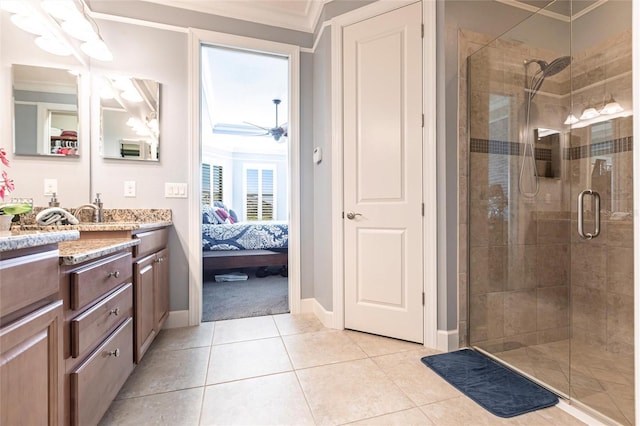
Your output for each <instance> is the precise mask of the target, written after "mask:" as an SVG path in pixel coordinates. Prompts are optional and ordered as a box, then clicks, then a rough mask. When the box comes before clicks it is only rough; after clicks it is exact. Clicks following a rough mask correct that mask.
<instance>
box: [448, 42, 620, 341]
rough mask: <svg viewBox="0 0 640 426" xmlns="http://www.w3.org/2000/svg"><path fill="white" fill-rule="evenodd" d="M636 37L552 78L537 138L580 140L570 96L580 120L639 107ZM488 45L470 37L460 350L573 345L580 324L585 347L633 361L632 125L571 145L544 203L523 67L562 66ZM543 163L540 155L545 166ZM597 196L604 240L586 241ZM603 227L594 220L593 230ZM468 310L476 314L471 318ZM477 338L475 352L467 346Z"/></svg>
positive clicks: (547, 183)
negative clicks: (613, 103)
mask: <svg viewBox="0 0 640 426" xmlns="http://www.w3.org/2000/svg"><path fill="white" fill-rule="evenodd" d="M630 36H631V34H630V32H627V33H623V34H621V35H619V36H618V37H616V38H615V39H612V40H609V41H607V42H606V43H603V44H601V45H598V46H595V47H593V48H591V49H589V50H588V51H584V52H579V53H575V54H573V55H572V57H573V61H572V70H571V73H570V72H569V69H567V70H565V71H563V72H561V73H559V74H557V75H556V76H553V77H550V78H548V79H547V80H546V81H545V82H544V85H543V87H542V89H541V91H540V92H539V93H538V94H537V95H536V98H535V105H534V106H533V107H532V111H531V129H533V128H537V127H545V128H550V129H558V130H562V131H563V132H562V133H566V134H567V135H568V134H569V133H568V126H566V125H564V124H563V122H564V119H565V118H566V117H567V115H568V113H569V111H570V108H571V101H572V97H571V96H570V92H571V88H573V105H574V111H573V112H574V114H576V115H578V116H579V114H580V112H581V111H582V109H583V108H585V107H586V106H587V104H590V103H591V104H593V103H597V102H600V104H599V105H595V106H600V107H601V106H602V101H604V96H605V95H607V96H608V95H609V94H614V95H615V97H616V99H617V100H619V101H620V102H621V103H623V106H627V108H629V107H630V102H631V72H630V71H631V38H630ZM489 41H490V40H489V39H488V37H486V36H484V35H481V34H477V33H472V32H469V31H460V33H459V52H460V57H459V59H460V60H459V64H460V68H459V71H460V73H459V76H460V79H459V94H460V99H459V101H460V102H459V118H460V122H459V158H460V173H459V183H460V185H459V190H460V192H459V197H460V198H459V202H460V217H459V224H460V227H459V229H460V233H459V239H460V241H459V242H460V253H459V312H460V316H459V318H460V322H459V324H460V330H459V331H460V345H461V346H466V345H468V344H469V343H472V344H474V345H480V346H481V347H484V348H486V349H488V350H492V351H493V350H504V349H509V348H514V347H518V346H522V345H527V346H528V345H533V344H538V343H546V342H550V341H556V340H562V339H566V338H568V337H569V332H570V327H569V326H570V323H571V326H572V327H571V331H572V333H573V337H574V338H575V339H577V340H581V341H585V342H589V343H590V344H594V345H598V346H600V347H602V348H606V349H608V350H610V351H616V352H617V351H624V352H627V351H630V350H633V346H632V339H633V331H632V327H633V298H632V297H629V296H631V295H632V291H633V287H632V285H633V280H632V277H633V268H632V252H633V248H632V241H631V228H632V216H631V215H629V214H628V213H630V212H631V208H632V199H631V193H632V186H631V185H632V173H631V164H632V163H631V161H632V160H631V151H630V150H631V147H632V133H631V129H632V118H631V117H627V118H618V119H616V120H613V121H610V122H609V123H611V124H610V125H609V124H607V125H600V126H599V128H598V131H592V127H589V126H587V127H584V128H581V129H573V130H572V131H571V137H570V138H569V137H568V136H566V137H563V136H560V138H561V139H560V143H561V147H562V149H561V155H562V162H561V168H560V170H561V176H558V177H554V178H540V179H539V181H540V191H539V193H538V195H537V196H536V197H535V198H527V197H524V196H522V195H520V194H519V191H518V176H519V169H520V164H521V161H522V145H521V144H519V143H518V142H519V141H520V140H521V135H520V132H521V131H522V128H523V124H522V123H523V119H524V108H523V105H524V102H525V92H524V84H525V74H524V72H525V68H524V66H523V63H524V61H525V60H526V59H528V58H542V59H544V60H546V61H547V62H551V61H552V60H553V59H555V58H556V57H558V56H560V55H559V54H558V53H555V52H549V51H542V50H540V49H531V48H528V47H526V46H524V45H522V44H517V43H510V42H506V41H502V40H497V41H494V42H492V43H491V44H490V45H488V46H486V47H484V48H483V47H482V46H484V45H485V44H486V43H488V42H489ZM474 52H475V53H474ZM472 54H473V55H472ZM469 56H471V58H470V59H469V61H467V57H469ZM467 63H468V64H469V65H468V68H467ZM532 69H535V68H532ZM571 75H572V76H573V79H571V78H570V77H571ZM496 94H497V95H500V96H502V101H503V103H504V105H503V106H502V109H503V110H504V111H502V112H500V111H499V110H497V111H496V105H498V106H500V102H501V101H500V99H498V100H497V101H496V99H495V95H496ZM492 95H494V98H493V99H491V103H490V96H492ZM623 100H624V101H625V102H623ZM625 103H626V105H625ZM467 105H468V106H469V109H468V115H467ZM490 105H493V109H494V112H490ZM500 114H502V115H504V116H505V117H508V119H507V120H508V125H504V123H503V124H500V123H497V125H496V124H495V122H496V117H499V116H500ZM467 120H469V121H467ZM490 121H492V122H494V124H493V125H490ZM468 131H470V134H468V133H467V132H468ZM542 154H543V153H542V151H540V150H539V151H538V152H537V153H536V157H537V158H544V155H542ZM596 160H600V161H599V162H598V163H597V164H598V169H597V170H596V173H595V174H594V171H593V170H594V168H595V167H594V163H595V162H596ZM469 161H470V163H469ZM468 182H470V183H469V184H468ZM587 188H592V189H594V190H597V191H599V192H600V193H601V194H602V202H603V205H602V212H603V213H602V216H603V218H602V233H601V235H600V236H599V237H598V238H596V239H594V240H591V241H585V240H582V239H580V238H579V237H578V236H577V234H576V231H575V229H576V221H575V215H576V203H575V200H576V197H577V195H578V193H579V192H580V191H581V190H583V189H587ZM587 200H589V197H587ZM467 203H469V204H467ZM585 206H586V207H587V210H589V206H587V205H585ZM469 207H470V208H469ZM590 217H591V216H590V215H589V212H587V219H590ZM468 224H469V225H470V226H468ZM592 226H593V224H592V222H590V221H589V220H587V223H586V224H585V227H586V228H587V229H591V227H592ZM467 232H468V234H467ZM467 259H468V260H467ZM468 265H469V266H470V275H469V274H468V272H469V271H467V266H468ZM467 280H469V284H470V286H469V287H467V284H468V283H467ZM570 284H571V285H570ZM570 300H571V302H572V304H573V306H572V310H571V311H570V309H569V306H570ZM468 303H471V304H472V305H473V309H471V317H470V318H467V307H468ZM570 314H571V320H572V322H571V321H570ZM467 327H470V328H471V329H470V332H471V338H472V342H467V341H466V335H467Z"/></svg>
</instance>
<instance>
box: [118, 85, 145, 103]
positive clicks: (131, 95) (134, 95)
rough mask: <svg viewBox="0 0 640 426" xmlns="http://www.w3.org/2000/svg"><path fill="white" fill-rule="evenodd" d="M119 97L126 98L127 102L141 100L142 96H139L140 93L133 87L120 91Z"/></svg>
mask: <svg viewBox="0 0 640 426" xmlns="http://www.w3.org/2000/svg"><path fill="white" fill-rule="evenodd" d="M120 97H121V98H123V99H126V100H128V101H129V102H142V96H140V93H138V91H137V90H136V89H133V88H132V89H129V90H125V91H124V92H122V93H121V94H120Z"/></svg>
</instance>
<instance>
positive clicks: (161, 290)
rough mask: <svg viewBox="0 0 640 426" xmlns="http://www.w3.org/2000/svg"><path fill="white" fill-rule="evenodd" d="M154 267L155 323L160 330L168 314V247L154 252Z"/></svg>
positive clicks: (158, 330)
mask: <svg viewBox="0 0 640 426" xmlns="http://www.w3.org/2000/svg"><path fill="white" fill-rule="evenodd" d="M154 268H155V289H154V290H155V324H156V332H160V328H162V324H163V323H164V321H165V320H166V319H167V316H168V315H169V249H168V248H165V249H163V250H160V251H159V252H158V253H156V264H155V266H154Z"/></svg>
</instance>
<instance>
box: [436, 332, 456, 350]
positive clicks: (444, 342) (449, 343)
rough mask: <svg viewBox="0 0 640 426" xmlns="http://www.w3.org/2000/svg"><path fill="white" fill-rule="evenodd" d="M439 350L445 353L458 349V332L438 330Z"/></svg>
mask: <svg viewBox="0 0 640 426" xmlns="http://www.w3.org/2000/svg"><path fill="white" fill-rule="evenodd" d="M437 345H438V348H437V349H438V350H440V351H443V352H450V351H455V350H457V349H458V330H438V342H437Z"/></svg>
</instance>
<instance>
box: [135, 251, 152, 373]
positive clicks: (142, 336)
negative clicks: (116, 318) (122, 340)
mask: <svg viewBox="0 0 640 426" xmlns="http://www.w3.org/2000/svg"><path fill="white" fill-rule="evenodd" d="M155 263H156V257H155V255H151V256H147V257H145V258H143V259H141V260H139V261H137V262H135V263H134V274H135V277H134V283H133V285H134V289H133V290H134V297H135V301H136V302H135V362H136V363H138V362H140V360H141V359H142V356H143V355H144V353H145V352H146V351H147V349H148V348H149V345H150V344H151V342H152V341H153V339H154V337H155V335H156V330H155V329H156V327H155V310H154V295H153V294H154V290H155V289H154V281H155V277H154V275H155V269H154V266H155Z"/></svg>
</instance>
